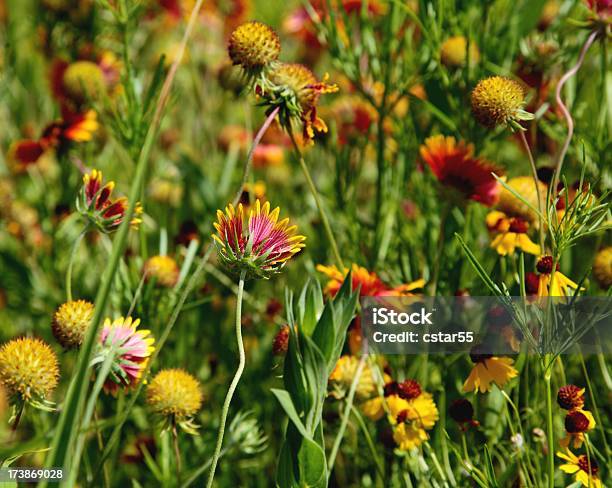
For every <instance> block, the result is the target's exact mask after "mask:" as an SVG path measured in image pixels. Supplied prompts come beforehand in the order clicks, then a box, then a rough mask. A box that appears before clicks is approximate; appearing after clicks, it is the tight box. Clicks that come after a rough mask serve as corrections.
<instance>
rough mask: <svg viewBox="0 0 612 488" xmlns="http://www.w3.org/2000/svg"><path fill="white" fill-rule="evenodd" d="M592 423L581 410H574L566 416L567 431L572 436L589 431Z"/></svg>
mask: <svg viewBox="0 0 612 488" xmlns="http://www.w3.org/2000/svg"><path fill="white" fill-rule="evenodd" d="M590 424H591V421H590V420H589V418H588V417H587V416H586V415H585V413H584V412H582V411H580V410H572V411H571V412H569V413H568V414H567V415H566V416H565V430H566V431H567V432H568V433H570V434H579V433H581V432H586V431H587V430H589V426H590Z"/></svg>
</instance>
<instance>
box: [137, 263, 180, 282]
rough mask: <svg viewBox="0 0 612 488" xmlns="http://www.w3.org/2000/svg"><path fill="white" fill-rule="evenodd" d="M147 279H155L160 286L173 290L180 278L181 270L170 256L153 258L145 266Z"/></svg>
mask: <svg viewBox="0 0 612 488" xmlns="http://www.w3.org/2000/svg"><path fill="white" fill-rule="evenodd" d="M144 273H145V276H146V278H147V279H151V278H155V280H156V283H157V284H158V285H159V286H164V287H166V288H172V287H173V286H174V285H176V282H177V281H178V278H179V268H178V265H177V264H176V261H175V260H174V259H172V258H171V257H170V256H153V257H151V258H149V259H147V261H146V262H145V264H144Z"/></svg>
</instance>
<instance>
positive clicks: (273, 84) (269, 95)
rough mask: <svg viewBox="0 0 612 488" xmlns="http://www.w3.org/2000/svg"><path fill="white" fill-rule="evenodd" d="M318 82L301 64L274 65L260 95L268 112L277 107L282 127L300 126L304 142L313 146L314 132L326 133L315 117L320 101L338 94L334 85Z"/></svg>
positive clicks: (324, 127)
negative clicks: (327, 95) (330, 95)
mask: <svg viewBox="0 0 612 488" xmlns="http://www.w3.org/2000/svg"><path fill="white" fill-rule="evenodd" d="M326 78H327V77H325V78H324V79H323V81H318V80H317V78H316V77H315V75H314V74H313V72H312V71H310V70H309V69H308V68H307V67H306V66H304V65H301V64H287V63H279V64H277V65H276V66H275V67H274V68H273V69H272V70H271V71H270V73H269V77H268V79H269V84H268V85H266V86H265V87H262V89H261V90H260V92H259V94H260V95H261V96H262V97H263V98H264V99H265V103H266V104H267V105H269V106H270V107H271V108H275V107H280V112H279V119H280V122H281V125H282V126H283V127H285V128H290V127H291V126H292V125H294V124H298V125H301V126H302V134H303V137H304V140H305V141H306V142H308V143H312V140H313V138H314V135H315V131H316V132H327V125H326V124H325V122H324V121H323V119H321V118H319V117H318V116H317V104H318V103H319V98H320V97H321V95H323V94H325V93H334V92H337V91H338V86H337V85H331V84H329V83H327V82H326Z"/></svg>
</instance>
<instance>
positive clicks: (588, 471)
mask: <svg viewBox="0 0 612 488" xmlns="http://www.w3.org/2000/svg"><path fill="white" fill-rule="evenodd" d="M557 456H558V457H560V458H561V459H563V460H564V461H567V462H566V463H565V464H562V465H561V466H559V468H560V469H561V471H563V472H564V473H567V474H573V475H574V479H575V480H576V481H578V482H580V483H581V484H582V486H588V487H590V488H602V483H601V480H600V479H599V478H598V477H597V474H598V472H599V467H598V466H597V462H596V461H595V459H594V458H593V457H591V459H590V460H589V458H588V457H587V456H586V455H584V454H581V455H580V456H576V455H575V454H574V453H573V452H571V451H570V450H569V449H568V450H566V453H562V452H557Z"/></svg>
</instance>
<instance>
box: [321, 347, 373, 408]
mask: <svg viewBox="0 0 612 488" xmlns="http://www.w3.org/2000/svg"><path fill="white" fill-rule="evenodd" d="M358 366H359V359H357V358H356V357H355V356H348V355H344V356H341V357H340V359H338V362H337V363H336V367H335V368H334V370H333V371H332V372H331V375H330V376H329V380H330V381H332V382H334V383H336V384H337V385H338V386H339V387H340V388H341V389H342V391H341V392H340V395H338V394H336V395H335V396H341V395H342V394H343V393H344V392H345V391H348V389H349V388H350V386H351V383H352V382H353V379H354V378H355V375H356V374H357V368H358ZM375 391H376V385H375V383H374V376H373V375H372V370H371V369H370V367H369V366H368V365H367V364H366V365H365V366H364V367H363V369H362V370H361V376H360V377H359V381H358V383H357V390H356V395H357V398H359V399H366V398H370V397H371V396H372V395H373V394H374V392H375ZM332 394H334V393H332Z"/></svg>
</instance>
